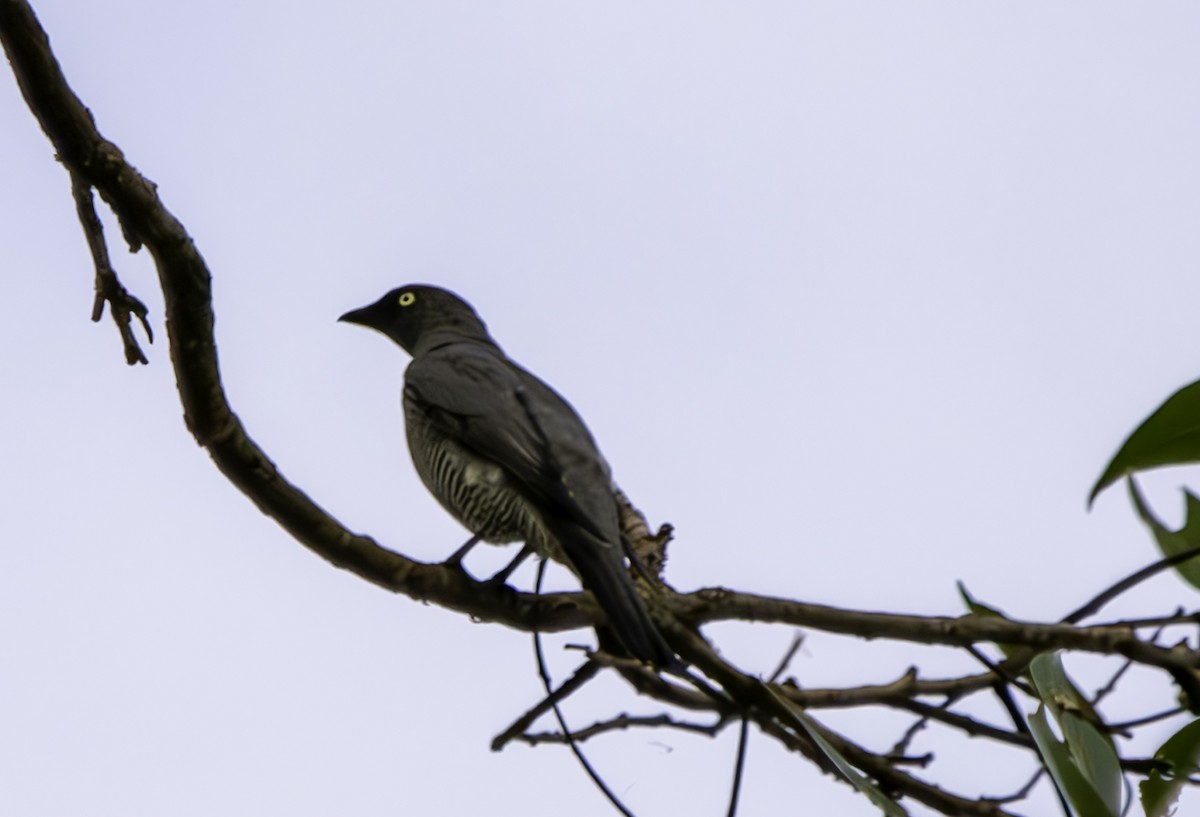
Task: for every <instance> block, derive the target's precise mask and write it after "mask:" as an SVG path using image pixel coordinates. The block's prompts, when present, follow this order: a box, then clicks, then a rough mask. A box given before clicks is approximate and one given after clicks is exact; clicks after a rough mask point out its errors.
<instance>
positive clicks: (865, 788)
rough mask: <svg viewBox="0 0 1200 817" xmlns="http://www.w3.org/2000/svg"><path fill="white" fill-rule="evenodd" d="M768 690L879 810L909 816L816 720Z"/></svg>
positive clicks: (899, 815) (893, 814) (902, 816)
mask: <svg viewBox="0 0 1200 817" xmlns="http://www.w3.org/2000/svg"><path fill="white" fill-rule="evenodd" d="M767 691H768V692H769V693H771V696H772V697H774V698H775V700H776V701H778V702H779V703H780V704H782V705H783V706H785V707H787V708H788V709H790V710H791V712H792V714H793V715H795V716H796V720H798V721H799V722H800V725H801V726H803V727H804V729H805V731H806V732H808V735H809V737H811V738H812V739H813V741H814V742H815V743H816V744H817V746H819V747H821V751H822V752H824V753H825V756H826V757H828V758H829V759H830V760H832V761H833V765H835V766H837V767H838V771H840V772H841V773H842V774H844V775H845V776H846V779H847V780H849V781H850V782H851V783H853V784H854V788H856V789H858V790H859V791H860V792H862V793H863V794H865V795H866V796H867V799H868V800H870V801H871V802H872V803H874V804H875V805H876V806H878V807H879V810H880V811H882V812H883V813H884V814H886V815H887V817H908V812H907V811H905V810H904V808H903V807H902V806H901V805H900V804H899V803H897V802H896V801H895V800H893V799H892V798H890V797H888V796H887V795H886V794H884V793H883V791H882V790H881V789H880V788H879V787H878V786H876V785H875V784H874V783H872V782H871V781H870V780H868V779H867V778H866V777H864V776H863V775H862V773H860V772H859V771H858V769H856V768H854V766H853V765H852V764H851V763H850V761H849V760H846V757H845V755H843V754H842V753H841V752H839V751H838V750H837V747H836V746H834V745H833V744H832V743H830V742H829V741H827V740H826V739H825V736H824V735H823V734H822V733H821V727H820V726H819V725H818V724H817V722H816V721H814V720H813V719H812V718H810V717H808V715H806V714H804V712H803V710H801V709H800V708H799V707H797V706H796V705H795V704H794V703H792V702H791V701H789V700H788V699H787V698H784V697H783V696H782V695H780V694H779V693H778V692H776V691H775V690H773V689H771V688H770V687H767Z"/></svg>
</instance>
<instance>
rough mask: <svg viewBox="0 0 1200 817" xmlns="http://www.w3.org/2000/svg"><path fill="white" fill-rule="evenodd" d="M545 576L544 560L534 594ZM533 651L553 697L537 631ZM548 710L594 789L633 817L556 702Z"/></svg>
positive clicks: (548, 692) (541, 674)
mask: <svg viewBox="0 0 1200 817" xmlns="http://www.w3.org/2000/svg"><path fill="white" fill-rule="evenodd" d="M545 576H546V560H545V559H542V560H541V562H539V563H538V571H537V580H536V581H535V582H534V592H535V593H541V592H542V580H543V579H544V578H545ZM533 650H534V653H535V654H536V655H537V667H538V674H539V675H540V676H541V677H542V685H543V686H544V687H545V688H546V695H547V697H549V696H551V695H553V691H552V688H553V687H552V683H551V681H550V671H549V670H548V669H546V656H545V654H544V653H543V652H542V634H541V633H540V632H538V631H537V630H534V632H533ZM550 708H551V709H552V710H553V711H554V719H555V720H557V721H558V727H559V729H562V733H563V737H564V738H566V743H567V747H568V748H570V750H571V754H573V755H575V759H576V760H578V761H579V765H580V766H582V767H583V771H584V772H585V773H586V774H587V776H588V777H590V778H591V779H592V782H593V783H595V784H596V788H598V789H599V790H600V793H601V794H603V795H604V796H605V797H606V798H607V799H608V802H610V803H612V805H613V808H615V809H616V810H617V811H619V812H621V814H623V815H624V816H625V817H634V813H633V812H632V811H630V810H629V809H628V808H627V807H626V806H625V804H624V803H622V802H621V798H619V797H617V795H616V793H615V792H614V791H613V790H612V789H610V788H609V787H608V784H607V783H605V782H604V778H602V777H601V776H600V774H599V772H597V771H596V770H595V768H593V767H592V764H591V761H589V760H588V759H587V758H586V757H584V754H583V750H582V749H580V748H579V746H578V745H577V744H576V743H575V738H574V737H573V736H572V734H571V730H570V729H569V728H567V720H566V718H564V717H563V713H562V710H561V709H559V707H558V702H557V701H553V702H551V704H550Z"/></svg>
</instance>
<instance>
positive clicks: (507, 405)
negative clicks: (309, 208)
mask: <svg viewBox="0 0 1200 817" xmlns="http://www.w3.org/2000/svg"><path fill="white" fill-rule="evenodd" d="M338 320H341V321H346V322H348V323H355V324H359V325H360V326H367V327H370V328H371V329H376V330H378V331H380V332H382V333H383V334H385V335H387V336H388V337H389V338H391V339H392V340H394V341H395V342H396V343H398V344H400V346H402V347H404V349H405V351H407V352H408V353H409V354H411V355H412V362H411V363H409V365H408V369H407V370H406V371H405V373H404V397H403V405H404V421H405V426H406V429H407V433H408V447H409V453H411V454H412V459H413V464H414V465H415V466H416V469H417V473H418V474H419V475H420V477H421V481H422V482H424V483H425V487H427V488H428V489H429V491H430V492H431V493H432V494H433V495H434V497H436V498H437V500H438V502H440V503H441V504H442V507H444V508H445V509H446V510H447V511H449V512H450V513H451V515H453V516H454V517H455V518H456V519H457V520H458V521H459V522H461V523H462V524H463V525H464V526H466V528H467V529H468V530H469V531H470V532H471V533H472V534H473V535H472V538H471V540H470V541H468V542H467V544H466V545H464V547H463V548H462V549H460V551H459V553H457V554H455V555H456V557H461V555H462V554H463V553H465V551H466V550H468V549H469V548H470V547H471V546H472V545H474V544H475V542H477V541H479V540H482V541H484V542H490V543H492V544H507V543H511V542H518V541H520V542H524V543H525V547H526V549H529V548H532V549H533V550H535V551H536V552H538V553H539V554H541V555H542V556H549V557H551V558H554V559H556V560H558V561H562V562H564V563H565V564H566V565H567V566H568V567H570V568H571V569H572V570H573V571H574V572H575V573H576V574H577V575H578V576H579V579H580V582H581V583H582V584H583V586H584V587H585V588H586V589H587V590H590V591H591V592H592V594H593V595H595V597H596V601H597V602H598V603H599V604H600V607H601V608H602V609H603V610H604V612H605V614H606V615H607V616H608V623H609V625H610V628H611V630H612V632H613V633H614V634H615V635H616V636H617V638H618V640H619V641H620V642H621V645H622V646H623V647H624V648H625V649H626V651H628V652H629V654H630V655H631V656H633V657H634V658H637V659H640V660H642V661H649V662H651V663H654V664H656V665H659V666H662V667H672V666H678V662H677V659H676V658H675V654H674V652H673V651H672V650H671V648H670V647H669V646H667V644H666V642H665V641H664V640H663V638H662V635H661V634H660V633H659V632H658V630H657V628H656V627H655V626H654V624H653V622H652V621H651V620H650V617H649V616H648V615H647V613H646V608H645V605H644V604H643V603H642V599H641V597H639V596H638V594H637V591H636V590H635V589H634V585H633V581H632V579H631V577H630V575H629V573H628V570H627V569H626V566H625V558H624V555H623V552H624V547H623V545H624V543H623V541H622V533H621V522H620V512H619V509H618V506H617V500H616V497H615V495H614V486H613V482H612V476H611V474H610V472H609V468H608V464H607V463H606V462H605V461H604V458H603V457H602V456H601V455H600V451H599V449H598V448H597V447H596V443H595V441H594V440H593V439H592V435H591V433H590V432H589V431H588V429H587V426H585V425H584V423H583V420H581V419H580V418H579V415H578V414H576V413H575V410H574V409H573V408H571V406H570V405H569V404H568V403H567V401H566V400H564V399H563V398H562V397H560V396H559V395H558V393H557V392H555V391H554V390H553V389H551V388H550V387H549V386H547V385H546V384H545V383H543V382H542V381H541V380H539V379H538V378H536V377H534V376H533V375H532V374H530V373H529V372H527V371H525V370H524V369H522V368H521V367H520V366H518V365H517V364H516V363H514V362H513V361H511V360H510V359H509V358H508V357H507V356H506V355H505V354H504V352H503V351H502V350H501V349H500V347H499V346H498V345H496V342H495V341H494V340H492V338H491V336H490V335H489V334H488V331H487V327H486V326H484V323H483V321H482V320H480V319H479V316H478V315H477V314H476V313H475V310H474V309H472V308H471V306H470V304H468V303H467V302H466V301H464V300H462V299H461V298H459V297H458V296H457V295H455V294H454V293H452V292H449V291H447V290H444V289H440V288H438V287H433V286H425V285H419V284H414V285H410V286H404V287H400V288H398V289H394V290H392V291H391V292H389V293H388V294H386V295H384V296H383V297H382V298H380V299H379V300H378V301H376V302H375V303H373V304H371V305H370V306H366V307H363V308H362V309H355V310H353V311H350V312H347V313H346V314H345V315H342V316H341V317H340V318H339V319H338ZM452 558H453V557H452ZM518 560H519V558H518ZM502 574H504V575H507V571H502Z"/></svg>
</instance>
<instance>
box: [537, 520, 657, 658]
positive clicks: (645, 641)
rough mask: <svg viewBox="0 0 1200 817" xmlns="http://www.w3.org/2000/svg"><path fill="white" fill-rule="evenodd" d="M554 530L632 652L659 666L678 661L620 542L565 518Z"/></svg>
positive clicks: (623, 644) (610, 625)
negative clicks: (632, 574) (649, 609)
mask: <svg viewBox="0 0 1200 817" xmlns="http://www.w3.org/2000/svg"><path fill="white" fill-rule="evenodd" d="M550 527H551V533H552V534H553V535H554V538H555V539H557V540H558V543H559V545H560V546H561V548H562V551H563V553H564V554H565V555H566V557H567V558H568V559H570V560H571V565H572V566H573V567H574V568H575V572H576V573H577V574H578V575H579V580H580V582H581V583H582V584H583V586H584V588H585V589H587V590H590V591H591V592H592V595H594V596H595V597H596V601H597V603H598V604H599V605H600V608H601V609H602V610H604V613H605V615H607V616H608V623H609V627H610V628H611V629H612V631H613V633H614V634H615V635H616V637H617V639H618V640H619V641H620V642H621V646H623V647H624V648H625V649H626V650H627V651H628V652H629V654H630V655H631V656H633V657H634V658H637V659H638V660H641V661H649V662H651V663H653V664H655V665H657V666H660V667H664V668H666V667H672V666H675V665H677V664H678V659H677V658H676V657H675V652H674V650H672V649H671V648H670V646H668V644H667V642H666V640H665V639H664V638H663V637H662V634H661V633H659V631H658V628H657V627H655V626H654V622H653V621H651V620H650V614H649V613H647V612H646V605H645V604H644V603H643V602H642V597H641V596H639V595H638V592H637V589H636V588H635V587H634V585H633V579H631V578H630V576H629V572H628V571H627V570H626V568H625V561H624V559H623V558H622V556H621V548H620V545H619V544H618V543H612V544H609V543H608V542H604V541H602V540H600V539H598V538H596V536H595V535H594V534H593V533H591V532H590V531H588V530H585V529H584V528H582V527H580V526H578V525H575V524H573V523H571V522H567V521H563V522H560V523H559V524H557V525H555V524H551V526H550Z"/></svg>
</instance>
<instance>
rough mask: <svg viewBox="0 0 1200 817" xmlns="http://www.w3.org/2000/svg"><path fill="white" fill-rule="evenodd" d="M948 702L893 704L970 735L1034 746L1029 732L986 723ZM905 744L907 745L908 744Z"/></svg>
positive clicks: (1026, 746)
mask: <svg viewBox="0 0 1200 817" xmlns="http://www.w3.org/2000/svg"><path fill="white" fill-rule="evenodd" d="M948 703H949V702H948ZM948 703H947V704H941V705H938V706H934V705H933V704H927V703H924V702H922V701H916V700H912V701H896V702H894V703H893V704H891V705H892V706H894V707H896V708H898V709H906V710H908V711H909V712H912V713H913V714H916V715H920V716H921V720H922V721H929V720H933V721H937V722H938V723H941V724H945V725H946V726H952V727H955V728H957V729H961V730H962V731H963V732H966V733H967V734H968V735H972V736H974V737H982V738H989V739H990V740H995V741H998V742H1000V743H1007V744H1009V745H1010V746H1018V747H1020V748H1022V749H1032V748H1033V738H1032V737H1030V736H1029V735H1028V734H1024V733H1022V732H1010V731H1008V730H1007V729H1001V728H1000V727H999V726H993V725H992V724H990V723H984V722H983V721H978V720H975V719H974V718H972V717H969V716H967V715H961V714H959V713H957V712H951V711H950V710H949V709H947V708H946V707H947V705H948ZM1010 716H1011V713H1010ZM920 722H921V721H918V723H920ZM915 726H916V725H915V724H914V727H910V731H912V730H913V729H914V728H915ZM903 745H905V746H906V744H903ZM901 746H902V744H897V748H900V747H901ZM892 751H893V752H895V751H896V749H893V750H892Z"/></svg>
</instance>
